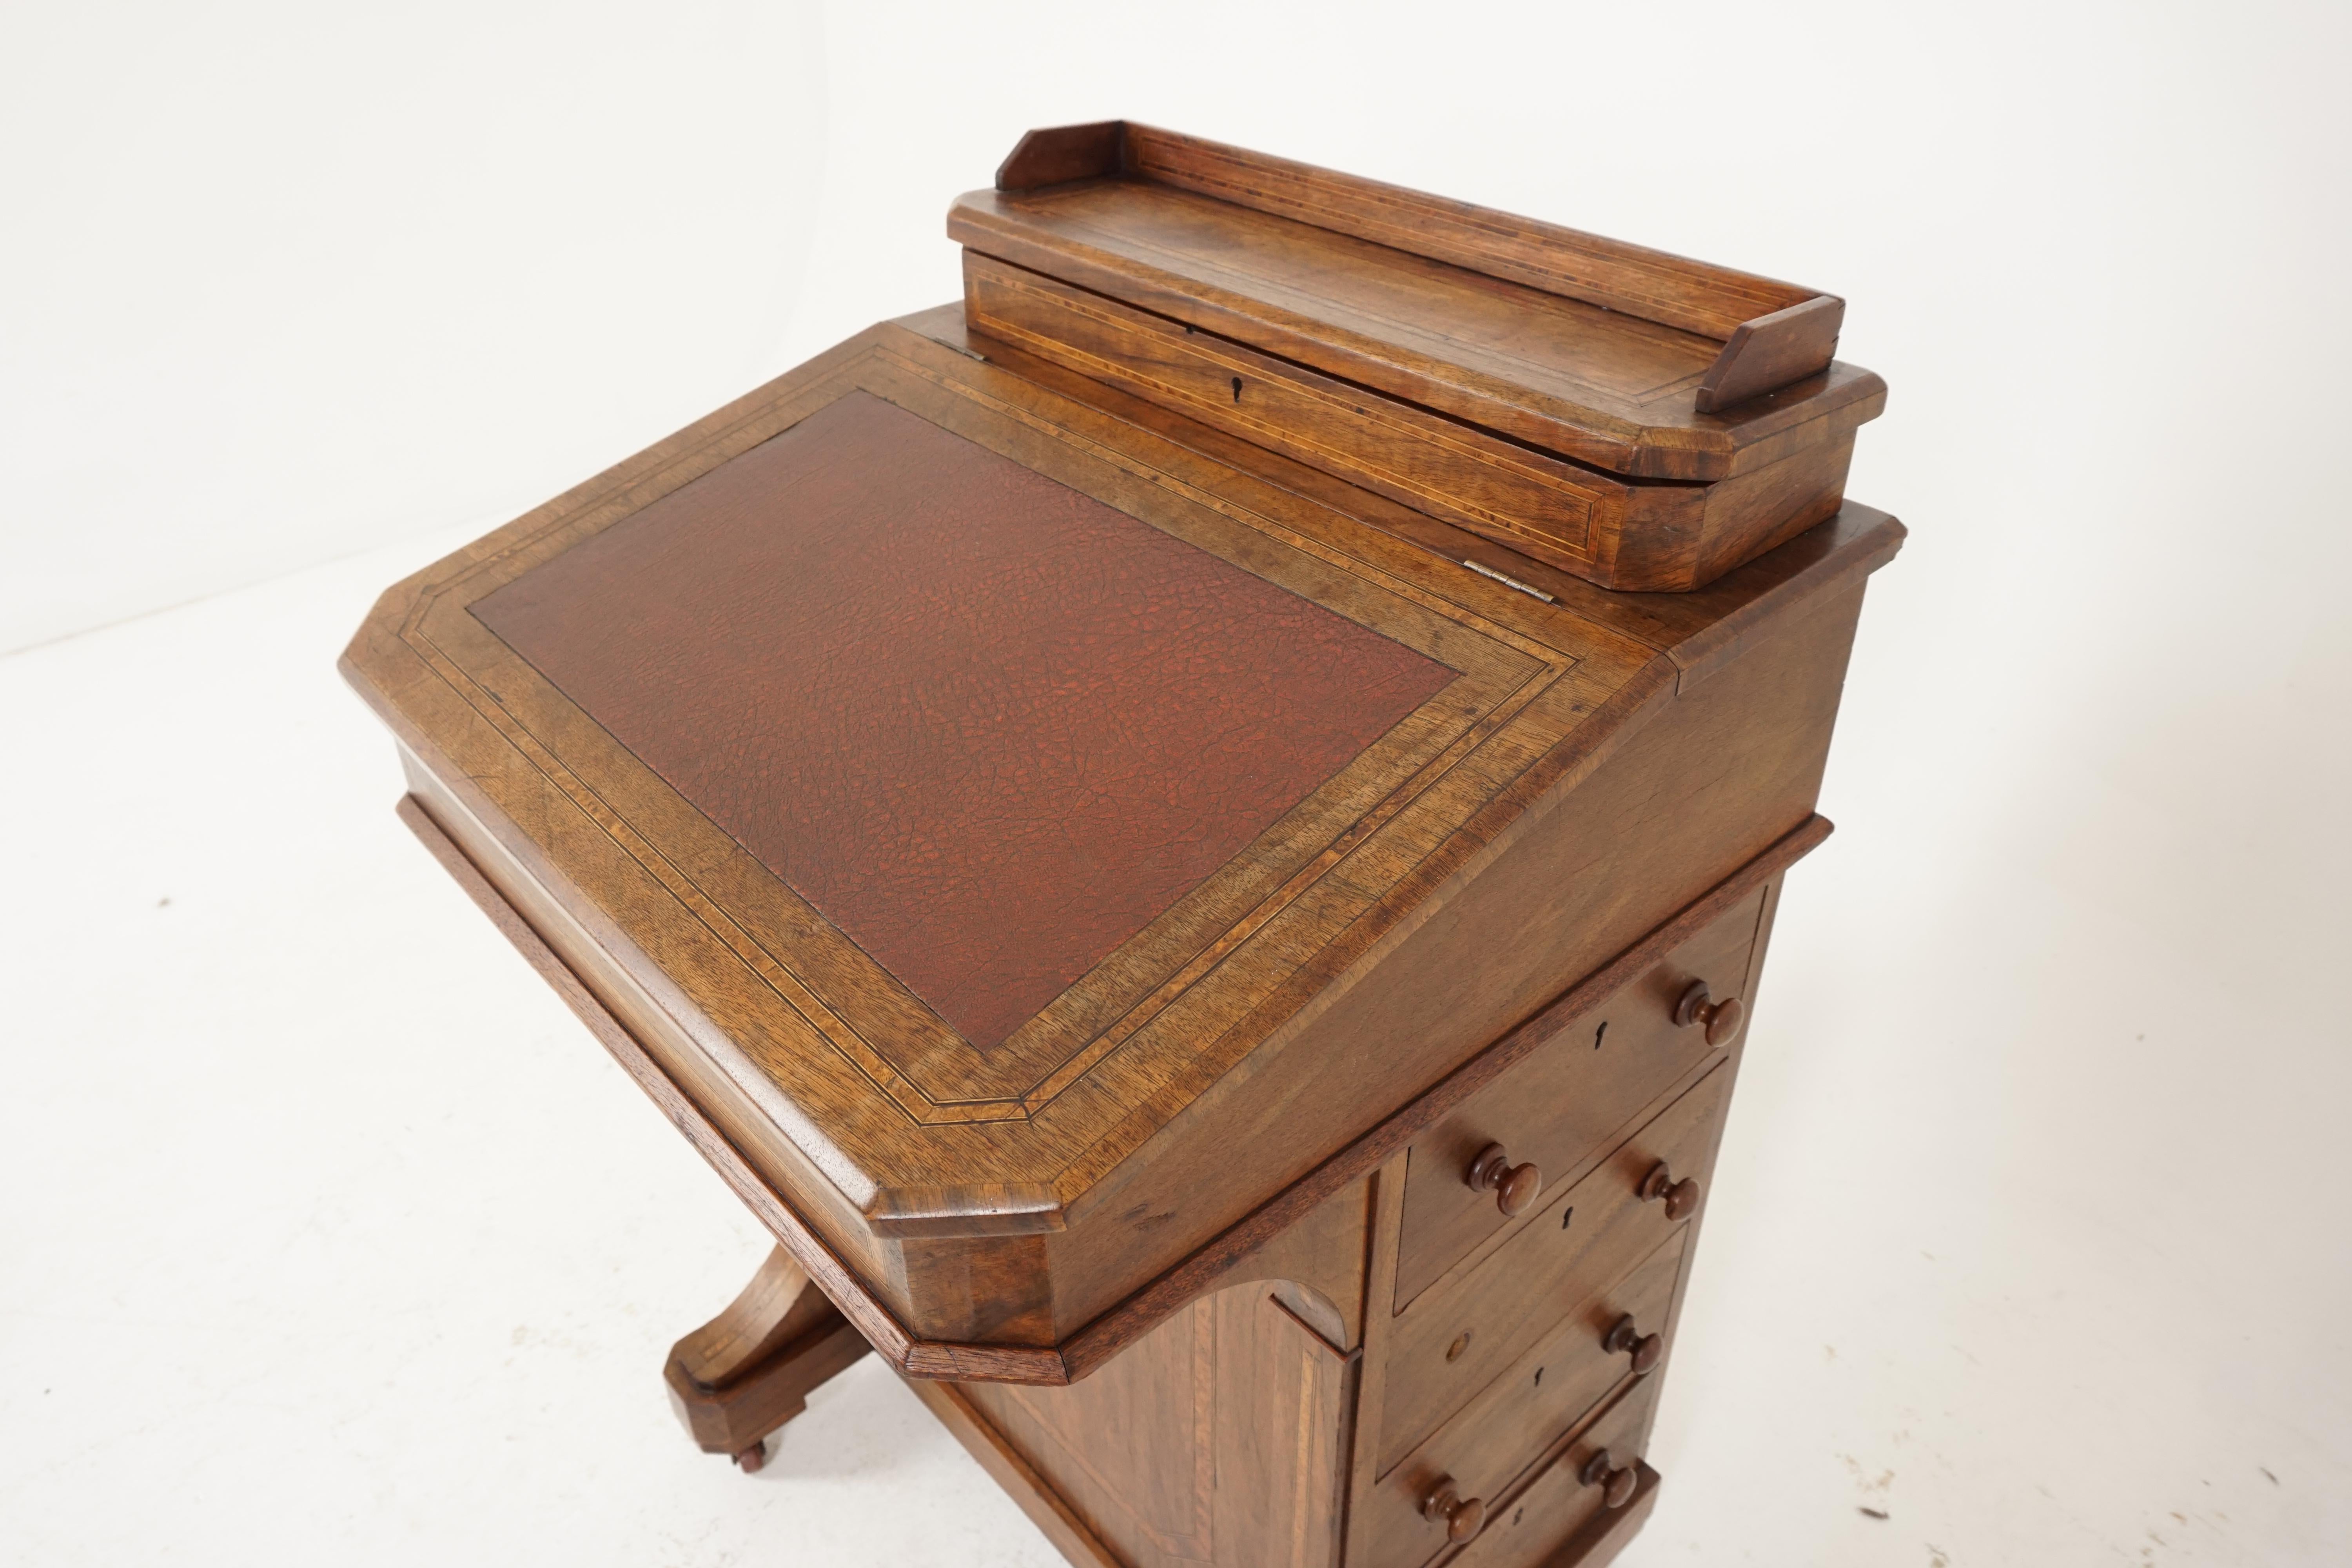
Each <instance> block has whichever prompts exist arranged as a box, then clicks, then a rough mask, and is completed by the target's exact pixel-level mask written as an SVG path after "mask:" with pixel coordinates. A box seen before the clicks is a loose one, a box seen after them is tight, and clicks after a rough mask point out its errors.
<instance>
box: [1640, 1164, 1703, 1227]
mask: <svg viewBox="0 0 2352 1568" xmlns="http://www.w3.org/2000/svg"><path fill="white" fill-rule="evenodd" d="M1638 1194H1639V1196H1640V1197H1641V1200H1642V1201H1643V1203H1645V1204H1654V1203H1656V1202H1657V1201H1658V1200H1659V1199H1661V1198H1664V1200H1665V1203H1666V1218H1667V1219H1669V1220H1678V1219H1684V1218H1686V1217H1688V1216H1689V1215H1690V1212H1691V1210H1693V1209H1695V1208H1696V1207H1698V1183H1697V1182H1696V1181H1695V1180H1693V1179H1692V1178H1691V1177H1689V1176H1685V1177H1684V1178H1683V1179H1682V1180H1681V1181H1679V1182H1677V1181H1675V1173H1673V1172H1672V1171H1670V1170H1668V1169H1666V1163H1665V1162H1664V1160H1661V1161H1659V1162H1658V1163H1656V1164H1654V1165H1653V1166H1651V1167H1650V1173H1649V1174H1648V1175H1646V1176H1644V1177H1643V1178H1642V1185H1641V1187H1640V1188H1639V1189H1638Z"/></svg>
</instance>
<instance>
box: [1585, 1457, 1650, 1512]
mask: <svg viewBox="0 0 2352 1568" xmlns="http://www.w3.org/2000/svg"><path fill="white" fill-rule="evenodd" d="M1577 1479H1579V1480H1580V1481H1582V1482H1583V1483H1584V1484H1585V1485H1586V1486H1588V1487H1599V1488H1600V1489H1601V1505H1602V1506H1603V1507H1605V1508H1623V1507H1624V1506H1625V1505H1626V1503H1627V1502H1629V1501H1631V1500H1633V1486H1634V1483H1635V1482H1636V1481H1637V1480H1638V1479H1640V1478H1638V1477H1636V1476H1635V1475H1634V1474H1633V1466H1631V1465H1626V1466H1624V1467H1622V1468H1620V1467H1619V1465H1618V1463H1617V1461H1616V1460H1614V1459H1612V1458H1610V1457H1609V1450H1608V1449H1606V1448H1603V1449H1601V1452H1599V1453H1597V1454H1595V1455H1593V1456H1592V1458H1589V1459H1587V1460H1585V1461H1584V1468H1583V1469H1582V1470H1580V1471H1579V1472H1578V1473H1577Z"/></svg>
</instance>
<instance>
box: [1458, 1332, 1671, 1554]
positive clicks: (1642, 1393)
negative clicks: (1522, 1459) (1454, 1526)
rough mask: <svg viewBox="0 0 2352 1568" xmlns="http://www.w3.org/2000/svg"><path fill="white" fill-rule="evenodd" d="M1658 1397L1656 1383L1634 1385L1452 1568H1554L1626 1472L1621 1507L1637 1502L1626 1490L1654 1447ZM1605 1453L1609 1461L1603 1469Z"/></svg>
mask: <svg viewBox="0 0 2352 1568" xmlns="http://www.w3.org/2000/svg"><path fill="white" fill-rule="evenodd" d="M1657 1397H1658V1385H1657V1380H1656V1379H1654V1378H1650V1379H1644V1380H1643V1382H1641V1383H1637V1384H1634V1385H1633V1391H1632V1392H1631V1393H1629V1394H1626V1395H1625V1397H1624V1398H1623V1399H1621V1400H1619V1401H1618V1402H1617V1404H1616V1405H1613V1406H1612V1407H1611V1409H1610V1411H1609V1414H1607V1415H1603V1416H1602V1417H1601V1419H1600V1420H1598V1421H1595V1422H1594V1423H1593V1424H1592V1426H1591V1430H1589V1431H1587V1432H1585V1433H1584V1434H1583V1435H1582V1436H1579V1437H1578V1438H1577V1440H1576V1441H1575V1442H1573V1443H1570V1445H1569V1446H1568V1447H1567V1450H1566V1451H1565V1452H1563V1453H1562V1454H1561V1455H1560V1456H1559V1458H1556V1459H1554V1460H1553V1461H1552V1462H1551V1463H1550V1464H1549V1465H1547V1466H1546V1467H1545V1468H1544V1470H1543V1473H1542V1474H1541V1475H1538V1477H1536V1479H1534V1480H1532V1481H1530V1482H1528V1486H1527V1489H1526V1490H1524V1491H1522V1492H1520V1493H1519V1494H1518V1496H1517V1497H1515V1498H1507V1499H1506V1500H1504V1502H1503V1505H1502V1506H1501V1507H1499V1508H1497V1509H1496V1510H1493V1516H1492V1517H1491V1518H1490V1519H1489V1520H1488V1521H1487V1523H1486V1529H1484V1530H1482V1531H1479V1532H1478V1535H1477V1537H1476V1539H1475V1540H1473V1541H1472V1542H1470V1544H1469V1545H1468V1546H1467V1547H1465V1548H1464V1549H1463V1551H1462V1552H1460V1553H1458V1554H1457V1555H1456V1556H1455V1557H1454V1559H1453V1560H1452V1561H1451V1562H1450V1563H1448V1564H1447V1565H1446V1568H1538V1565H1539V1564H1540V1565H1542V1568H1552V1564H1553V1562H1554V1559H1553V1557H1552V1553H1554V1552H1558V1551H1559V1549H1560V1548H1561V1547H1562V1546H1563V1545H1565V1544H1567V1543H1568V1541H1569V1538H1570V1537H1571V1536H1573V1535H1575V1534H1576V1533H1577V1532H1578V1531H1580V1530H1582V1529H1583V1528H1584V1527H1585V1526H1587V1525H1589V1524H1591V1522H1592V1521H1594V1520H1595V1519H1597V1518H1598V1517H1599V1516H1600V1515H1601V1514H1602V1513H1604V1512H1606V1511H1607V1510H1609V1507H1610V1498H1609V1491H1610V1486H1609V1479H1610V1478H1612V1477H1614V1476H1615V1475H1617V1474H1618V1473H1620V1472H1625V1473H1626V1474H1627V1479H1625V1480H1621V1481H1618V1482H1617V1486H1618V1488H1619V1490H1618V1493H1617V1506H1618V1507H1621V1508H1622V1507H1623V1506H1624V1505H1625V1504H1626V1503H1628V1502H1630V1501H1632V1499H1631V1498H1629V1497H1628V1496H1627V1495H1626V1494H1625V1491H1624V1490H1623V1489H1624V1488H1625V1487H1626V1486H1628V1485H1629V1484H1630V1482H1631V1472H1632V1471H1633V1468H1634V1467H1635V1465H1636V1464H1638V1463H1639V1461H1640V1459H1641V1458H1642V1452H1643V1449H1644V1448H1645V1447H1647V1446H1648V1443H1649V1440H1650V1416H1651V1415H1652V1414H1653V1413H1654V1410H1655V1407H1656V1403H1657ZM1602 1455H1606V1456H1607V1458H1605V1459H1601V1462H1600V1463H1599V1464H1597V1465H1596V1464H1595V1463H1594V1461H1595V1460H1596V1459H1597V1458H1600V1457H1601V1456H1602ZM1588 1477H1590V1478H1591V1479H1587V1478H1588ZM1572 1562H1573V1559H1570V1560H1569V1561H1567V1562H1562V1563H1559V1568H1570V1564H1571V1563H1572Z"/></svg>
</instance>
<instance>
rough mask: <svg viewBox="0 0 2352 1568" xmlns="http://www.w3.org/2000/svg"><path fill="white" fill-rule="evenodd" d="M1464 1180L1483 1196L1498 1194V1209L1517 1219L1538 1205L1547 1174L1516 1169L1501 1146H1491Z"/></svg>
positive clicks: (1481, 1152) (1524, 1167) (1473, 1163)
mask: <svg viewBox="0 0 2352 1568" xmlns="http://www.w3.org/2000/svg"><path fill="white" fill-rule="evenodd" d="M1463 1179H1464V1180H1465V1181H1466V1182H1468V1183H1469V1184H1470V1185H1471V1187H1472V1188H1473V1189H1474V1190H1475V1191H1477V1192H1482V1193H1489V1192H1490V1193H1493V1194H1495V1206H1496V1208H1499V1209H1501V1210H1502V1211H1503V1212H1504V1213H1505V1214H1507V1215H1514V1214H1517V1213H1518V1212H1519V1211H1520V1210H1521V1209H1523V1208H1525V1207H1527V1206H1528V1205H1529V1204H1531V1203H1533V1202H1535V1201H1536V1194H1538V1193H1539V1192H1541V1191H1543V1173H1542V1172H1541V1171H1538V1170H1537V1169H1536V1168H1535V1167H1534V1166H1533V1165H1514V1164H1512V1163H1511V1157H1510V1156H1509V1155H1508V1154H1506V1153H1504V1152H1503V1146H1502V1145H1501V1144H1500V1143H1489V1144H1487V1145H1486V1147H1485V1148H1484V1149H1481V1150H1479V1151H1478V1157H1477V1158H1476V1159H1475V1160H1473V1161H1471V1162H1470V1169H1469V1170H1468V1171H1467V1172H1466V1173H1464V1177H1463Z"/></svg>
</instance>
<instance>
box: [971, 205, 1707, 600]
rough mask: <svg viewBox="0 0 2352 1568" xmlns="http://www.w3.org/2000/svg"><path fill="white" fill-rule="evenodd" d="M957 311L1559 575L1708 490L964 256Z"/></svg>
mask: <svg viewBox="0 0 2352 1568" xmlns="http://www.w3.org/2000/svg"><path fill="white" fill-rule="evenodd" d="M964 310H965V319H966V321H969V322H970V324H971V328H972V329H973V330H974V331H980V332H984V333H988V334H992V335H993V336H996V337H1000V338H1003V339H1005V340H1006V341H1007V342H1012V343H1014V344H1016V345H1018V346H1019V347H1021V348H1024V349H1026V350H1028V351H1029V352H1030V353H1034V354H1036V355H1038V356H1039V357H1041V358H1044V359H1049V360H1052V361H1054V362H1055V363H1059V364H1065V365H1067V366H1068V367H1069V368H1071V369H1072V370H1075V371H1077V372H1078V373H1079V374H1083V375H1087V376H1091V377H1093V378H1094V379H1095V380H1097V381H1107V382H1108V383H1110V384H1112V385H1114V386H1118V387H1121V388H1124V389H1125V390H1127V391H1129V392H1132V393H1134V394H1136V395H1138V396H1140V397H1144V398H1147V399H1149V400H1150V401H1151V402H1153V403H1157V404H1159V405H1161V406H1162V407H1166V408H1173V409H1175V410H1176V411H1177V412H1179V413H1181V414H1185V415H1189V416H1192V418H1195V419H1198V420H1200V421H1201V422H1202V424H1204V425H1212V426H1216V427H1217V428H1219V429H1221V430H1225V431H1228V432H1230V433H1231V434H1233V435H1236V436H1239V437H1242V438H1243V439H1244V440H1246V441H1254V442H1255V443H1256V444H1257V445H1259V446H1261V447H1272V448H1274V449H1275V450H1276V451H1278V452H1281V453H1283V454H1284V455H1285V456H1286V457H1290V458H1297V460H1298V461H1300V462H1302V463H1305V464H1307V466H1309V467H1310V468H1320V469H1322V470H1323V471H1324V472H1326V473H1331V474H1337V475H1339V477H1340V478H1341V479H1350V480H1353V481H1354V482H1355V483H1357V484H1360V485H1362V486H1363V487H1364V488H1365V489H1370V490H1376V491H1379V492H1380V493H1381V494H1382V495H1385V496H1387V497H1388V498H1389V499H1390V500H1396V501H1402V502H1403V503H1404V504H1405V505H1407V506H1410V507H1414V508H1417V509H1419V510H1423V511H1426V512H1429V513H1432V514H1433V515H1434V516H1437V517H1441V518H1444V520H1445V521H1448V522H1451V523H1454V524H1456V525H1457V526H1460V527H1463V528H1467V529H1469V530H1471V531H1474V532H1476V533H1482V534H1485V535H1486V536H1487V537H1489V538H1492V539H1495V540H1497V541H1499V542H1502V543H1505V544H1508V545H1510V546H1512V547H1513V548H1514V549H1517V550H1520V551H1522V552H1525V553H1527V554H1529V555H1533V556H1535V557H1536V558H1537V559H1538V560H1542V561H1549V562H1551V563H1553V564H1555V565H1566V566H1569V567H1570V569H1573V568H1574V567H1576V566H1582V565H1587V564H1589V563H1591V560H1592V558H1593V555H1594V553H1595V551H1594V544H1595V541H1596V537H1597V536H1598V535H1601V534H1604V533H1605V534H1609V535H1612V536H1613V534H1614V533H1615V532H1616V531H1617V530H1618V529H1619V528H1621V527H1622V525H1623V521H1624V518H1625V515H1626V513H1627V511H1628V509H1629V508H1637V507H1654V506H1655V504H1656V501H1657V500H1671V501H1675V502H1684V503H1688V502H1690V501H1693V500H1696V498H1698V497H1701V496H1703V495H1704V493H1705V489H1706V487H1705V486H1700V485H1680V484H1665V485H1658V484H1643V485H1634V484H1628V483H1627V482H1626V481H1624V480H1623V479H1618V478H1616V477H1614V476H1612V475H1609V474H1603V473H1600V472H1598V471H1596V470H1593V469H1590V468H1581V467H1580V466H1578V465H1577V464H1574V463H1570V462H1565V461H1562V460H1561V459H1559V458H1553V457H1550V456H1548V455H1547V454H1544V453H1541V452H1538V451H1536V450H1534V449H1533V448H1531V447H1522V446H1519V445H1518V444H1517V443H1516V442H1511V441H1506V440H1504V439H1502V438H1501V437H1496V436H1490V435H1488V434H1487V433H1486V432H1485V431H1483V430H1479V429H1477V428H1475V426H1468V425H1464V424H1460V423H1458V422H1457V421H1454V420H1453V419H1449V418H1447V417H1445V416H1443V415H1438V414H1432V413H1429V412H1427V411H1425V410H1423V409H1420V408H1415V407H1413V406H1412V405H1407V404H1402V403H1398V402H1395V401H1393V400H1391V399H1390V398H1387V397H1383V396H1381V395H1379V394H1377V393H1368V392H1365V391H1363V390H1361V389H1360V388H1358V387H1354V386H1350V385H1349V384H1347V383H1345V382H1341V381H1335V380H1332V379H1331V378H1330V377H1328V376H1324V375H1318V374H1316V373H1315V372H1313V371H1311V370H1307V369H1304V368H1303V367H1301V366H1298V365H1295V364H1292V363H1288V362H1287V361H1285V360H1279V359H1276V358H1274V357H1272V356H1271V355H1268V354H1263V353H1257V352H1256V351H1255V350H1253V349H1249V348H1245V347H1244V346H1243V345H1241V344H1239V343H1236V342H1229V341H1228V340H1226V339H1223V338H1220V337H1217V336H1214V335H1213V334H1211V333H1206V332H1199V331H1193V330H1192V329H1190V328H1187V327H1184V326H1182V325H1181V324H1179V323H1177V322H1173V321H1165V320H1162V319H1161V318H1160V317H1158V316H1153V315H1149V314H1147V313H1145V312H1143V311H1141V310H1131V309H1129V307H1127V306H1125V305H1121V304H1118V303H1117V302H1116V301H1113V300H1106V299H1104V298H1102V297H1101V296H1100V295H1097V294H1089V293H1087V292H1086V291H1084V290H1082V289H1073V288H1071V287H1069V286H1068V285H1067V284H1065V283H1060V282H1057V281H1055V279H1050V278H1046V277H1044V276H1042V275H1041V274H1038V273H1034V272H1030V271H1028V270H1026V269H1024V268H1018V267H1013V266H1010V265H1008V264H1007V263H1004V262H1002V261H998V260H996V259H995V258H992V257H987V256H982V255H981V254H980V253H979V252H977V251H972V250H967V251H965V252H964ZM1652 491H1655V492H1657V494H1656V497H1653V496H1652V494H1651V492H1652Z"/></svg>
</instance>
